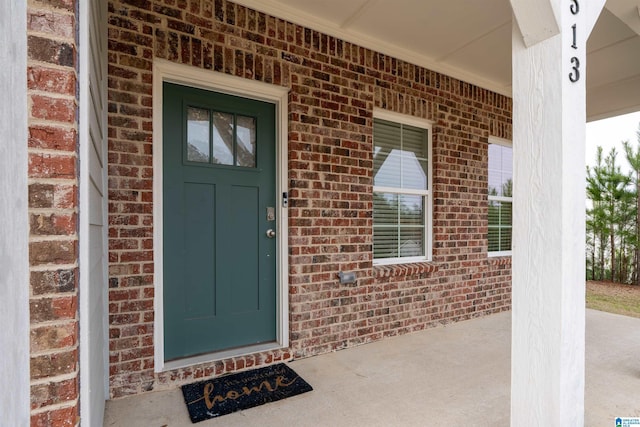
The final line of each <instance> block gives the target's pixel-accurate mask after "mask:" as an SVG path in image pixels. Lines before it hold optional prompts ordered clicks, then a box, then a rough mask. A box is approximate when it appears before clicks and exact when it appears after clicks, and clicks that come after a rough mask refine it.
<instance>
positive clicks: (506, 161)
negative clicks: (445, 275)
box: [487, 138, 513, 256]
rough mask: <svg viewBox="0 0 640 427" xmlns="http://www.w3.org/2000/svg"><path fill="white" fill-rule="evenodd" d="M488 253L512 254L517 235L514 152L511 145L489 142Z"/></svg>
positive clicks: (492, 140) (491, 254) (495, 140)
mask: <svg viewBox="0 0 640 427" xmlns="http://www.w3.org/2000/svg"><path fill="white" fill-rule="evenodd" d="M488 177H489V182H488V192H489V194H488V201H489V209H488V220H489V224H488V235H487V240H488V252H489V255H490V256H502V255H510V254H511V239H512V232H513V212H512V211H513V209H512V208H513V148H512V147H511V145H510V143H508V142H507V141H501V140H497V139H493V138H491V139H490V140H489V167H488Z"/></svg>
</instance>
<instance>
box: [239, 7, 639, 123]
mask: <svg viewBox="0 0 640 427" xmlns="http://www.w3.org/2000/svg"><path fill="white" fill-rule="evenodd" d="M235 2H236V3H239V4H242V5H245V6H247V7H250V8H252V9H256V10H259V11H262V12H264V13H267V14H269V15H272V16H277V17H279V18H282V19H284V20H287V21H291V22H295V23H297V24H300V25H303V26H305V27H308V28H312V29H314V30H317V31H320V32H322V33H325V34H329V35H332V36H334V37H337V38H340V39H343V40H346V41H349V42H352V43H355V44H358V45H361V46H364V47H367V48H371V49H374V50H376V51H378V52H381V53H384V54H387V55H390V56H393V57H396V58H399V59H403V60H406V61H408V62H410V63H413V64H417V65H421V66H423V67H425V68H428V69H430V70H433V71H438V72H441V73H443V74H446V75H449V76H452V77H455V78H458V79H461V80H463V81H466V82H469V83H473V84H476V85H478V86H481V87H484V88H487V89H490V90H493V91H496V92H498V93H502V94H505V95H508V96H511V37H512V31H511V27H512V24H511V20H512V10H511V6H510V3H509V0H482V1H468V0H447V1H444V0H430V1H427V0H322V1H318V0H235ZM639 6H640V0H608V1H607V3H606V6H605V7H606V9H605V10H604V11H603V12H602V15H601V16H600V18H599V19H598V21H597V23H596V25H595V27H594V30H593V32H592V33H591V37H590V38H589V42H588V45H587V72H586V74H587V82H586V84H587V117H588V119H589V120H596V119H601V118H605V117H611V116H614V115H617V114H623V113H627V112H632V111H638V110H640V96H639V94H640V35H638V34H639V33H640V13H639V12H638V7H639Z"/></svg>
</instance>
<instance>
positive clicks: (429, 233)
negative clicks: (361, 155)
mask: <svg viewBox="0 0 640 427" xmlns="http://www.w3.org/2000/svg"><path fill="white" fill-rule="evenodd" d="M373 118H374V119H380V120H387V121H390V122H395V123H401V124H403V125H409V126H414V127H417V128H421V129H426V130H427V168H428V173H427V190H426V191H424V190H411V189H407V188H403V189H400V188H393V187H391V188H390V187H376V186H374V187H373V192H391V193H396V194H414V195H420V196H424V198H425V207H424V208H425V210H426V212H425V222H424V242H425V248H424V250H425V256H419V257H398V258H379V259H374V260H373V265H374V266H375V265H392V264H411V263H416V262H429V261H431V259H432V256H433V254H432V252H433V243H432V239H433V226H432V224H433V178H432V177H433V160H432V158H433V156H432V147H433V123H432V122H431V121H429V120H426V119H420V118H417V117H413V116H408V115H405V114H400V113H395V112H392V111H387V110H382V109H379V108H374V110H373ZM371 248H372V251H371V253H372V255H371V256H372V257H373V242H372V245H371Z"/></svg>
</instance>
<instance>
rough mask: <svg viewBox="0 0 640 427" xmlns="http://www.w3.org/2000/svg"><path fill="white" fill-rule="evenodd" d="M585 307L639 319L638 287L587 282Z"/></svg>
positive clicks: (639, 300) (639, 301)
mask: <svg viewBox="0 0 640 427" xmlns="http://www.w3.org/2000/svg"><path fill="white" fill-rule="evenodd" d="M587 307H588V308H593V309H596V310H601V311H608V312H610V313H616V314H622V315H625V316H633V317H639V318H640V286H633V285H622V284H619V283H612V282H594V281H588V282H587Z"/></svg>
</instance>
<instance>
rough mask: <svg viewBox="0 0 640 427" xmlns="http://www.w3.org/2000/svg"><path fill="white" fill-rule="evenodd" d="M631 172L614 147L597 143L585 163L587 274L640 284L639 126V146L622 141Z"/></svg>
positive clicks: (600, 278)
mask: <svg viewBox="0 0 640 427" xmlns="http://www.w3.org/2000/svg"><path fill="white" fill-rule="evenodd" d="M623 146H624V154H625V159H626V160H627V162H628V163H629V165H630V167H631V169H632V172H631V173H629V174H624V173H622V171H621V168H620V166H619V165H618V163H617V155H618V153H617V152H616V149H615V148H613V149H611V151H610V152H609V154H608V155H607V157H606V158H604V159H603V157H602V147H598V151H597V155H596V164H595V165H594V166H592V167H589V166H587V198H588V200H589V202H590V203H589V205H590V206H589V207H588V208H587V241H586V247H587V278H589V279H592V280H611V281H615V282H620V283H636V284H640V265H639V264H640V218H639V215H638V214H639V212H640V199H639V197H638V195H639V194H640V191H639V189H640V127H639V131H638V148H637V149H636V150H634V149H633V147H631V145H630V144H629V142H628V141H625V142H623Z"/></svg>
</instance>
